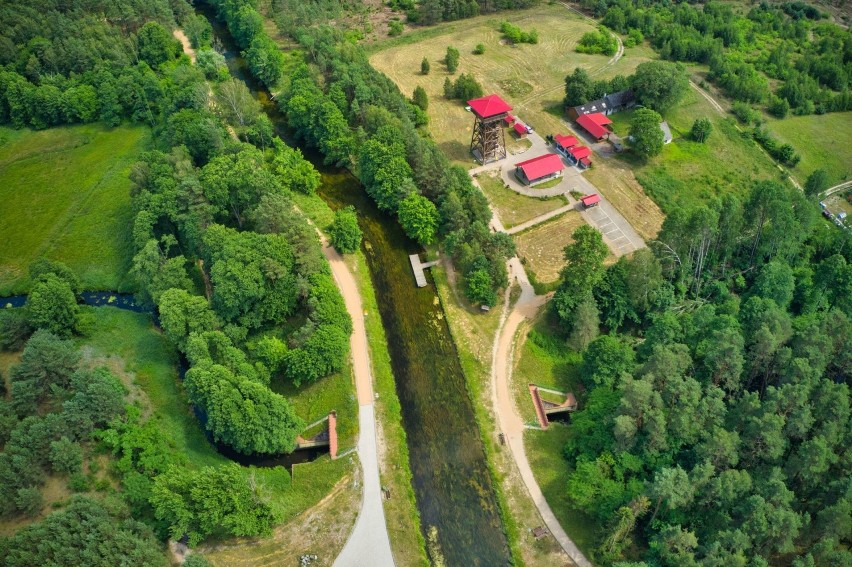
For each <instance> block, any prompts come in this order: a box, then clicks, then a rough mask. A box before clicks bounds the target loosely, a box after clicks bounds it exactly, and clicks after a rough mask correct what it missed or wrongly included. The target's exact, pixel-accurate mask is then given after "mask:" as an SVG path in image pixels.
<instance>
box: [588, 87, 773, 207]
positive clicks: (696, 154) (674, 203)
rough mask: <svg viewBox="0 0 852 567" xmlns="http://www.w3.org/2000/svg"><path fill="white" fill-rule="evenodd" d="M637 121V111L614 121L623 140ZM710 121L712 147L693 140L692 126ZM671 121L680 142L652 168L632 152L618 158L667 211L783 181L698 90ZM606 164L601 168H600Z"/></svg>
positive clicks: (673, 113)
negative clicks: (770, 181)
mask: <svg viewBox="0 0 852 567" xmlns="http://www.w3.org/2000/svg"><path fill="white" fill-rule="evenodd" d="M632 115H633V112H632V111H627V112H620V113H617V114H614V115H612V116H611V118H612V121H613V129H614V131H615V132H616V133H617V134H618V135H619V136H621V137H623V138H626V137H627V134H628V132H629V129H630V119H631V117H632ZM704 117H706V118H709V119H710V120H711V121H712V122H713V133H712V134H711V135H710V138H709V139H708V140H707V142H706V143H703V144H700V143H697V142H693V141H692V140H690V139H689V131H690V129H691V128H692V123H693V122H694V121H695V120H696V119H697V118H704ZM666 119H667V121H668V123H669V126H670V128H671V130H672V135H673V136H674V141H673V142H672V143H671V144H668V145H666V146H665V147H664V148H663V151H662V153H661V154H660V155H658V156H656V157H654V158H651V159H650V160H648V162H642V161H640V160H638V159H637V158H635V156H633V155H632V154H630V153H629V152H625V153H623V154H621V155H619V156H618V157H617V158H614V160H616V161H621V162H623V163H624V164H626V165H628V166H629V167H631V168H633V170H634V172H635V174H636V177H637V179H639V181H640V182H641V183H642V185H643V187H644V188H645V191H646V192H647V193H648V194H649V195H650V196H651V197H653V199H654V200H655V201H656V202H657V203H658V204H659V205H660V207H661V208H662V209H663V211H665V212H671V211H673V210H675V209H676V208H683V207H692V206H695V205H698V204H701V203H708V202H710V201H712V200H714V199H716V198H717V197H720V196H722V195H724V194H726V193H731V192H734V193H737V194H738V195H739V196H741V197H745V196H746V194H747V192H748V189H749V183H750V182H751V181H752V180H759V179H778V178H779V175H780V171H779V170H778V168H777V167H776V166H775V164H774V162H773V161H772V160H771V159H770V158H769V156H767V155H766V154H764V153H763V152H762V151H761V150H760V149H759V148H758V147H757V145H756V144H755V143H754V142H752V141H751V140H749V139H745V138H744V137H743V136H742V134H741V132H740V131H738V130H737V129H736V127H735V123H734V118H732V117H725V116H722V115H721V114H719V113H718V112H716V111H715V110H713V108H712V107H711V106H710V103H709V102H708V101H707V100H706V99H705V98H704V97H702V96H701V95H700V94H698V93H697V92H695V91H694V90H693V89H690V90H689V91H687V93H686V95H685V96H684V98H683V100H682V101H681V103H680V104H679V105H678V106H677V107H675V108H674V109H673V110H671V111H670V112H669V113H668V115H667V116H666ZM600 161H601V160H598V161H597V162H596V163H595V166H596V167H597V165H598V164H599V163H600Z"/></svg>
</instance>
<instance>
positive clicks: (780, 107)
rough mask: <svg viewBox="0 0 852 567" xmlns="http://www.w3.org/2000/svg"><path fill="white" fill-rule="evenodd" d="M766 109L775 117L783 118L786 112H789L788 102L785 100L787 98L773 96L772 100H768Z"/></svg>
mask: <svg viewBox="0 0 852 567" xmlns="http://www.w3.org/2000/svg"><path fill="white" fill-rule="evenodd" d="M767 110H768V111H769V114H771V115H772V116H774V117H776V118H784V117H786V116H787V113H788V112H790V103H789V102H787V99H783V98H779V97H777V96H773V97H772V100H771V101H770V102H769V107H768V108H767Z"/></svg>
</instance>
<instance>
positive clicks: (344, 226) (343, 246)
mask: <svg viewBox="0 0 852 567" xmlns="http://www.w3.org/2000/svg"><path fill="white" fill-rule="evenodd" d="M328 235H329V238H330V239H331V245H332V246H334V248H335V250H337V251H338V252H340V253H341V254H353V253H354V252H355V251H356V250H358V247H359V246H361V237H362V234H361V228H360V227H359V226H358V217H357V215H356V214H355V207H352V206H349V207H346V208H344V209H340V210H339V211H337V212H336V213H334V222H332V223H331V226H329V227H328Z"/></svg>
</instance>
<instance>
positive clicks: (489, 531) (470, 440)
mask: <svg viewBox="0 0 852 567" xmlns="http://www.w3.org/2000/svg"><path fill="white" fill-rule="evenodd" d="M197 7H198V9H199V11H200V13H202V14H203V15H205V16H206V17H207V18H208V19H209V20H210V23H211V24H212V25H213V29H214V35H215V37H216V38H217V39H218V40H219V42H220V43H221V45H223V46H224V48H225V53H224V55H225V57H226V60H227V61H228V66H229V68H230V70H231V74H232V75H233V76H234V77H236V78H238V79H241V80H243V81H244V82H245V83H246V84H247V85H248V87H249V88H250V89H251V91H252V92H253V93H254V94H255V95H256V96H257V98H258V100H259V101H260V102H261V104H262V105H263V108H264V110H265V111H266V113H267V114H268V116H269V118H270V120H272V122H273V124H274V125H275V127H276V130H277V131H278V133H279V135H281V137H282V138H284V139H285V140H287V142H288V143H289V144H291V145H293V146H297V147H301V144H299V143H298V142H296V141H294V140H293V139H292V136H289V135H288V134H289V133H288V131H287V129H286V123H285V119H284V117H283V116H282V114H281V113H280V111H279V110H278V108H277V106H276V105H275V104H274V103H273V102H272V101H271V97H270V96H269V93H268V92H266V91H264V90H263V89H262V88H261V87H260V85H258V84H257V82H256V81H254V80H252V78H251V77H250V76H249V75H248V73H246V72H245V65H244V63H243V61H242V60H241V58H240V57H239V56H238V54H237V52H236V47H235V45H234V44H233V41H232V39H231V36H230V34H229V33H228V30H227V29H226V28H224V26H222V25H221V24H219V23H218V22H217V21H216V20H215V17H214V16H215V12H214V10H213V8H212V7H210V6H209V5H206V4H202V3H198V4H197ZM301 149H302V151H303V153H304V154H305V156H306V157H307V158H308V159H309V160H310V161H311V162H312V163H313V164H314V166H315V167H316V168H317V169H318V170H319V171H320V173H321V174H322V186H321V188H320V196H321V197H322V198H323V199H324V200H325V201H326V202H327V203H328V204H329V206H331V207H332V208H333V209H338V208H340V207H344V206H347V205H353V206H354V207H355V208H356V209H357V211H358V215H359V224H360V225H361V230H362V231H363V233H364V245H363V250H364V252H365V254H366V257H367V262H368V265H369V269H370V276H371V278H372V281H373V287H374V288H375V291H376V295H377V299H378V304H379V310H380V312H381V317H382V323H383V324H384V327H385V332H386V334H387V339H388V347H389V350H390V355H391V363H392V367H393V372H394V376H395V379H396V388H397V394H398V396H399V399H400V403H401V405H402V420H403V426H404V428H405V431H406V434H407V438H408V450H409V459H410V466H411V471H412V475H413V484H414V492H415V496H416V500H417V507H418V509H419V511H420V518H421V529H422V530H423V534H424V537H426V538H427V541H428V540H429V533H430V531H433V532H434V531H435V530H437V543H438V545H439V546H440V553H441V554H442V555H443V558H444V560H445V564H446V565H448V566H457V565H459V566H461V565H464V566H469V565H479V566H488V567H495V566H499V565H506V564H508V563H509V562H510V554H509V549H508V544H507V540H506V536H505V532H504V529H503V525H502V521H501V518H500V512H499V509H498V505H497V500H496V497H495V494H494V487H493V485H492V482H491V476H490V474H489V471H488V467H487V464H486V457H485V452H484V449H483V447H482V441H481V438H480V432H479V427H478V425H477V423H476V419H475V414H474V408H473V404H472V402H471V399H470V396H469V394H468V391H467V388H466V384H465V377H464V374H463V372H462V369H461V366H460V364H459V360H458V353H457V352H456V348H455V345H454V343H453V340H452V337H451V336H450V331H449V328H448V326H447V323H446V320H445V317H444V311H443V308H442V307H441V304H440V302H439V300H438V296H437V293H436V291H435V289H434V286H427V287H425V288H417V287H416V286H415V284H414V277H413V274H412V272H411V267H410V264H409V261H408V254H411V253H414V252H421V251H422V250H421V249H420V248H419V247H418V246H417V245H416V244H415V243H414V242H413V241H411V240H410V239H409V238H407V237H406V235H405V234H404V233H403V232H402V230H401V229H400V227H399V225H398V224H397V223H396V221H395V219H393V218H391V217H388V216H386V215H384V214H382V213H381V212H380V211H379V210H378V208H377V207H376V206H375V204H374V203H373V202H372V200H371V199H370V198H369V197H368V196H367V195H366V193H365V191H364V189H363V187H362V186H361V184H360V182H359V181H358V180H357V179H356V178H355V177H354V176H353V175H352V174H351V173H349V172H348V171H346V170H343V169H339V168H330V167H327V166H324V165H323V164H322V159H321V156H319V155H317V154H316V152H314V151H312V150H310V149H308V148H304V147H301ZM432 559H433V560H435V559H436V557H434V556H433V557H432Z"/></svg>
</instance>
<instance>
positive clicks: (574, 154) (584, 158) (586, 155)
mask: <svg viewBox="0 0 852 567" xmlns="http://www.w3.org/2000/svg"><path fill="white" fill-rule="evenodd" d="M591 156H592V150H590V149H589V148H587V147H586V146H574V147H573V148H571V149H570V150H568V156H567V157H568V161H570V162H571V163H572V164H573V165H576V166H579V167H580V168H582V169H587V168H588V167H590V166H591V165H592V159H591Z"/></svg>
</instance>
